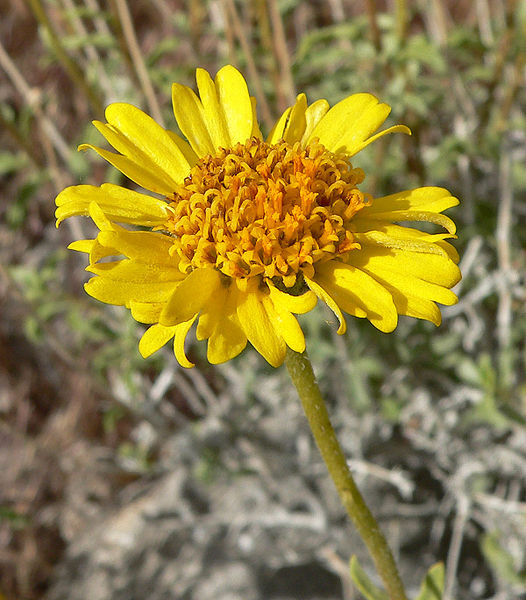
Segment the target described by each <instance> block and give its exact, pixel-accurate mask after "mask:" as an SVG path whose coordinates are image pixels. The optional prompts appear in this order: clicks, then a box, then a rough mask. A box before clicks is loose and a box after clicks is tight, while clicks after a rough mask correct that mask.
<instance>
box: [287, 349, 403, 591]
mask: <svg viewBox="0 0 526 600" xmlns="http://www.w3.org/2000/svg"><path fill="white" fill-rule="evenodd" d="M285 364H286V365H287V369H288V372H289V374H290V377H291V379H292V381H293V383H294V385H295V387H296V389H297V391H298V395H299V397H300V399H301V403H302V405H303V409H304V411H305V415H306V417H307V420H308V422H309V425H310V428H311V431H312V434H313V436H314V439H315V440H316V444H317V446H318V448H319V450H320V452H321V455H322V457H323V460H324V461H325V464H326V466H327V469H328V471H329V474H330V476H331V479H332V480H333V482H334V485H335V486H336V489H337V491H338V494H339V496H340V500H341V502H342V504H343V506H344V508H345V510H346V511H347V514H348V515H349V517H350V518H351V520H352V522H353V523H354V525H355V527H356V529H357V530H358V533H359V534H360V536H361V538H362V539H363V541H364V542H365V544H366V546H367V548H368V550H369V553H370V555H371V557H372V559H373V561H374V563H375V565H376V569H377V571H378V574H379V575H380V577H381V579H382V581H383V583H384V586H385V588H386V590H387V592H388V594H389V597H390V599H391V600H407V597H406V595H405V591H404V586H403V584H402V581H401V579H400V576H399V574H398V570H397V568H396V564H395V561H394V558H393V555H392V553H391V550H390V549H389V546H388V544H387V541H386V539H385V537H384V536H383V534H382V532H381V531H380V527H379V526H378V523H377V522H376V520H375V518H374V517H373V515H372V513H371V511H370V510H369V508H368V507H367V504H366V503H365V501H364V499H363V497H362V495H361V493H360V491H359V489H358V487H357V486H356V483H355V482H354V479H353V477H352V475H351V472H350V470H349V467H348V466H347V461H346V459H345V456H344V454H343V451H342V448H341V446H340V444H339V442H338V439H337V437H336V433H335V432H334V428H333V427H332V424H331V421H330V419H329V414H328V412H327V408H326V406H325V401H324V399H323V397H322V395H321V392H320V389H319V387H318V384H317V382H316V378H315V376H314V372H313V370H312V365H311V363H310V360H309V358H308V356H307V353H306V352H303V353H302V354H300V353H299V352H295V351H294V350H291V349H290V348H288V349H287V354H286V357H285Z"/></svg>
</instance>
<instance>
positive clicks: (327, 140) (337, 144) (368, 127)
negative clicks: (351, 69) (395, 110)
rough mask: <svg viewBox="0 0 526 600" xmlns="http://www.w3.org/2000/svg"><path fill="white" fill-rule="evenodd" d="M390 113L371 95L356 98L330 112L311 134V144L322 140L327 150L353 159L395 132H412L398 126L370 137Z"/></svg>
mask: <svg viewBox="0 0 526 600" xmlns="http://www.w3.org/2000/svg"><path fill="white" fill-rule="evenodd" d="M390 112H391V108H390V107H389V106H388V105H387V104H383V103H380V102H379V101H378V99H377V98H376V97H375V96H373V95H372V94H353V95H352V96H349V97H348V98H345V99H344V100H342V101H341V102H338V104H336V105H335V106H333V107H332V108H331V109H330V110H329V111H328V112H327V114H326V115H325V116H324V117H323V118H322V119H321V120H320V121H319V122H318V124H317V125H316V127H315V128H314V130H313V131H312V133H311V135H310V137H309V139H308V142H309V141H311V140H312V139H314V138H319V141H320V143H321V144H323V145H324V146H325V147H326V148H327V149H328V150H330V151H332V152H344V153H345V154H347V155H348V156H353V155H354V154H356V153H357V152H359V151H360V150H361V149H362V148H364V147H365V146H366V145H367V144H369V143H370V142H371V141H373V140H374V139H377V138H378V137H379V136H380V135H384V134H385V133H390V132H392V131H405V132H406V133H407V132H409V130H408V129H407V127H403V126H398V125H397V126H395V127H394V128H393V127H391V128H389V130H386V131H384V132H381V133H380V134H378V135H376V136H374V137H371V135H372V134H373V133H374V132H375V131H376V130H377V129H378V127H380V125H381V124H382V123H383V122H384V121H385V119H386V118H387V116H388V115H389V113H390Z"/></svg>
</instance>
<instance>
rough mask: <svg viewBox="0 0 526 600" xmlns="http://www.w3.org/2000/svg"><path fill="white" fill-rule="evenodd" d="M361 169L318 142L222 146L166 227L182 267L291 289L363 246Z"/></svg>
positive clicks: (185, 190) (184, 190) (189, 185)
mask: <svg viewBox="0 0 526 600" xmlns="http://www.w3.org/2000/svg"><path fill="white" fill-rule="evenodd" d="M363 179H364V174H363V171H362V170H361V169H353V167H352V165H351V164H350V163H348V162H347V161H346V160H344V159H343V158H342V157H340V156H337V155H334V154H332V153H330V152H328V151H327V150H326V149H325V148H324V147H323V146H322V145H321V144H320V143H318V142H313V143H311V144H309V145H308V146H307V147H306V148H304V149H301V148H300V145H299V142H297V143H296V144H294V145H293V146H291V145H290V144H288V143H287V142H284V141H281V142H278V143H276V144H267V143H266V142H263V141H261V140H258V139H256V138H252V139H250V140H248V141H247V142H246V143H245V144H237V145H236V146H235V147H233V148H228V149H224V148H220V149H219V151H218V153H217V154H216V155H215V156H205V157H203V158H202V159H200V160H199V162H198V163H197V164H196V165H195V166H194V167H193V168H192V170H191V171H190V175H189V176H188V177H187V178H186V179H185V181H184V186H183V187H181V188H180V189H179V190H178V191H177V192H176V193H174V196H173V200H172V199H171V198H170V200H172V201H171V202H170V209H171V212H172V215H171V216H170V218H169V219H168V221H167V222H166V223H165V225H164V226H163V227H162V229H164V230H165V231H168V232H169V233H170V234H172V236H173V244H174V245H173V252H174V253H176V254H177V255H178V256H179V258H180V262H179V265H180V268H181V270H182V271H183V272H185V273H187V272H189V271H191V270H192V269H195V268H199V267H205V266H210V265H213V266H214V267H215V268H217V269H218V270H219V271H221V272H222V273H224V274H225V275H227V276H229V277H236V278H250V277H255V276H264V277H269V278H278V279H282V281H283V283H284V285H285V286H286V287H292V286H293V285H294V284H295V282H296V277H297V276H298V275H299V274H301V273H303V274H305V275H306V276H307V277H312V276H313V275H314V268H313V264H314V263H316V262H318V261H327V260H330V259H332V258H334V256H336V255H343V254H345V253H347V252H349V251H350V250H352V249H353V248H358V247H359V245H358V243H357V242H356V241H355V240H354V238H353V235H352V233H351V231H349V228H348V225H349V222H350V221H351V219H352V217H353V216H354V215H355V214H356V213H357V212H358V211H359V210H360V209H361V208H363V207H364V206H365V204H366V203H367V200H366V199H365V198H364V194H363V193H362V192H360V191H359V190H358V189H357V187H356V186H357V185H358V184H359V183H361V182H362V181H363Z"/></svg>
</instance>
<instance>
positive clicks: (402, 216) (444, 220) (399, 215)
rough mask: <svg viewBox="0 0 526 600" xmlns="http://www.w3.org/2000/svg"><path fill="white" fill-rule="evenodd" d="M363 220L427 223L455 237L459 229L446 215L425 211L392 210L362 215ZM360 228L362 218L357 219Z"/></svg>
mask: <svg viewBox="0 0 526 600" xmlns="http://www.w3.org/2000/svg"><path fill="white" fill-rule="evenodd" d="M360 217H361V218H364V217H367V218H368V219H369V220H374V219H378V220H379V221H391V222H393V221H398V222H401V221H422V222H424V221H427V222H428V223H435V225H440V226H441V227H443V228H444V229H447V231H449V233H450V234H451V235H455V233H456V231H457V227H456V225H455V223H454V222H453V221H452V220H451V219H450V218H449V217H446V215H442V214H440V213H435V212H430V211H424V210H418V211H417V210H391V211H388V212H382V213H381V212H378V213H374V214H367V215H360ZM357 221H358V224H357V226H359V223H360V218H358V219H357Z"/></svg>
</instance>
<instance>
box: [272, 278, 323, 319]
mask: <svg viewBox="0 0 526 600" xmlns="http://www.w3.org/2000/svg"><path fill="white" fill-rule="evenodd" d="M267 285H268V287H269V290H270V297H271V298H272V302H273V303H274V306H275V307H276V308H277V309H279V310H288V311H289V312H293V313H296V314H304V313H307V312H309V311H310V310H312V309H313V308H314V307H315V306H316V302H317V297H316V294H315V293H314V292H312V291H309V292H305V293H304V294H301V295H300V296H293V295H292V294H286V293H285V292H282V291H281V290H278V288H277V287H276V286H275V285H273V284H272V283H271V282H270V281H267Z"/></svg>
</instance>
